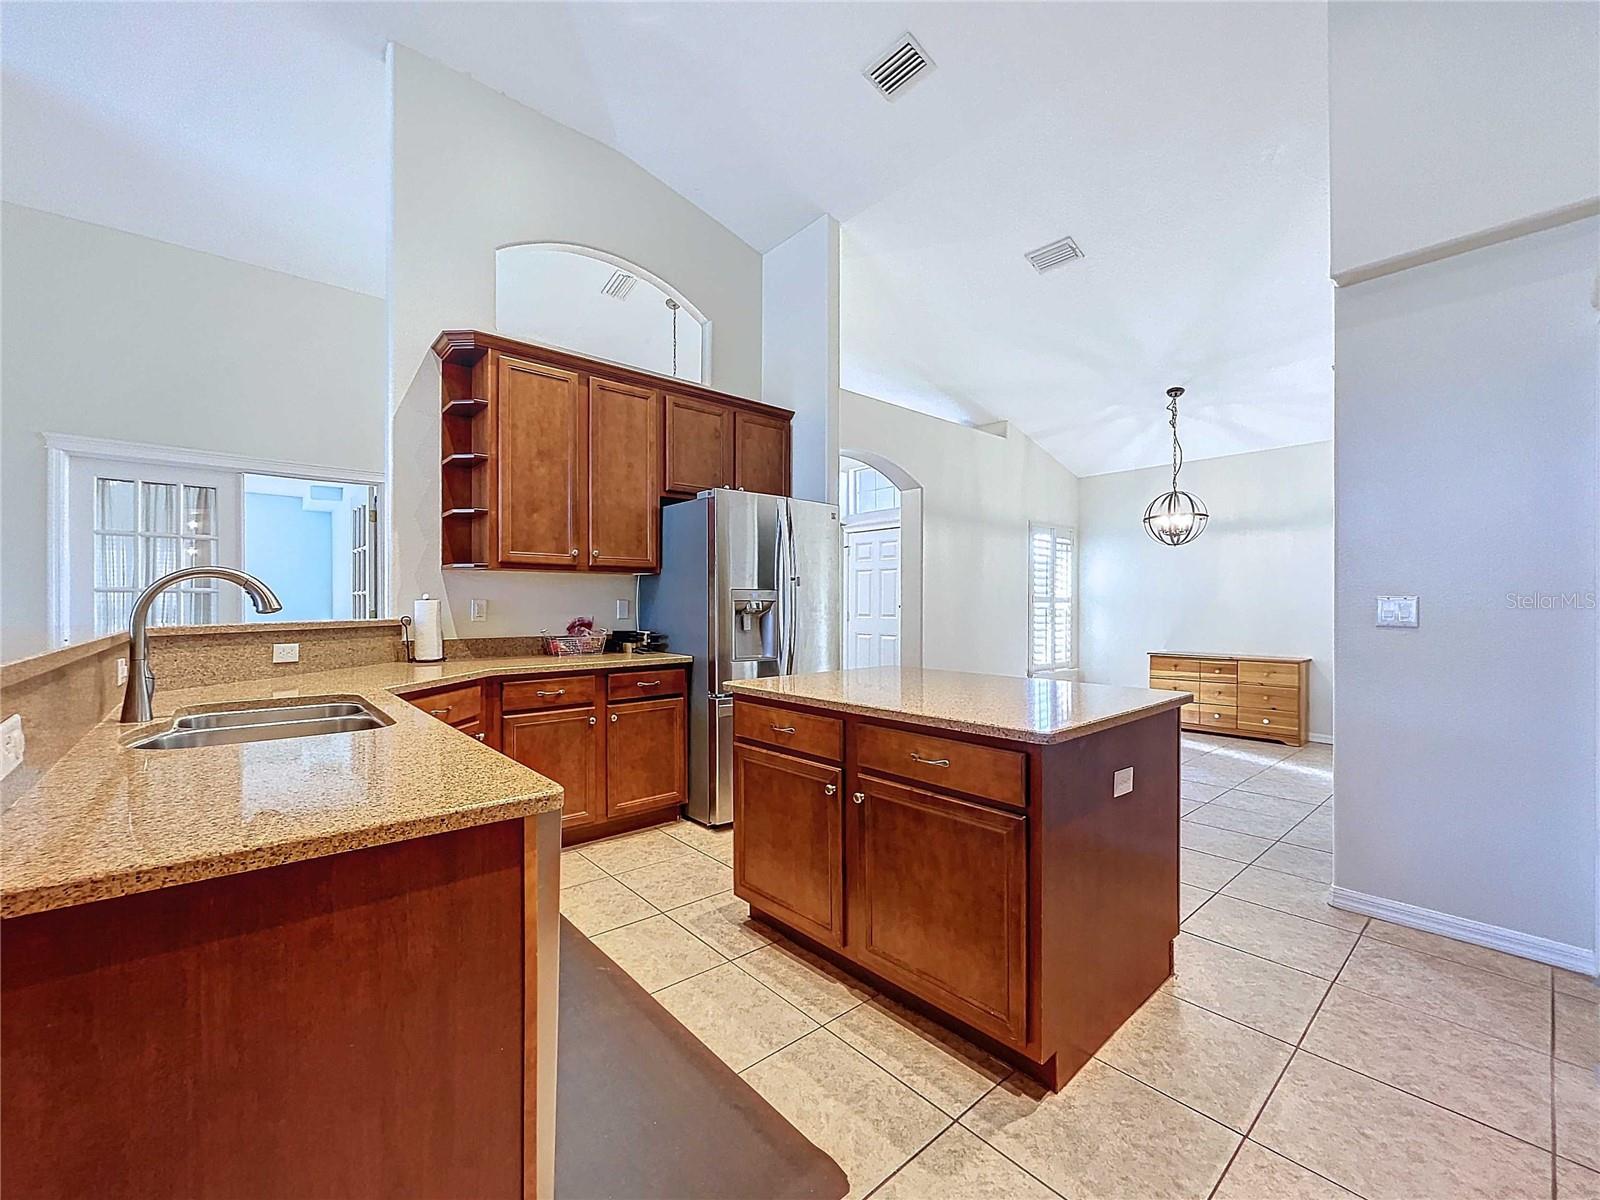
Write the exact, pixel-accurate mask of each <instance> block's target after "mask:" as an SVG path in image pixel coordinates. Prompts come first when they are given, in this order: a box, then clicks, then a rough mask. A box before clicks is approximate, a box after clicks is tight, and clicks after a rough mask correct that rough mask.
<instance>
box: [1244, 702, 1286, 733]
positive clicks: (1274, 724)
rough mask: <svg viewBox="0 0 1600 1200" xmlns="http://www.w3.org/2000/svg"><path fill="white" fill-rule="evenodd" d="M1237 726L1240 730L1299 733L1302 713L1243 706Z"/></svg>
mask: <svg viewBox="0 0 1600 1200" xmlns="http://www.w3.org/2000/svg"><path fill="white" fill-rule="evenodd" d="M1237 727H1238V728H1239V729H1240V730H1243V731H1246V732H1251V733H1255V732H1265V731H1269V730H1270V731H1271V732H1273V733H1285V734H1291V735H1297V734H1299V732H1300V714H1299V713H1298V712H1292V713H1281V712H1270V711H1268V710H1266V709H1260V708H1241V709H1240V710H1239V718H1238V726H1237Z"/></svg>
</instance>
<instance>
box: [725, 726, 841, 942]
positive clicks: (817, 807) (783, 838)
mask: <svg viewBox="0 0 1600 1200" xmlns="http://www.w3.org/2000/svg"><path fill="white" fill-rule="evenodd" d="M842 778H843V772H841V771H840V770H839V768H838V767H835V766H827V765H824V764H821V763H814V762H807V761H806V760H805V759H803V758H795V757H794V756H793V755H789V754H779V753H776V752H775V751H771V750H761V749H757V748H756V747H753V746H745V745H738V746H736V747H735V748H734V753H733V868H734V876H733V883H734V888H735V889H736V890H737V891H738V893H739V895H741V896H743V897H745V898H746V899H747V900H753V901H755V902H756V903H757V904H759V905H760V906H761V907H762V908H764V909H766V910H767V911H768V912H769V913H771V914H772V915H773V916H776V917H781V918H783V919H784V920H786V921H789V922H790V923H792V924H793V925H794V926H795V928H797V929H799V930H801V931H802V932H804V933H808V934H810V935H811V936H812V937H814V938H816V939H817V940H818V941H819V942H825V943H827V944H828V945H830V946H836V947H843V945H844V932H845V926H844V840H843V837H842V836H841V832H842V831H841V813H840V803H841V801H842V799H843V797H842V796H840V794H839V788H840V784H841V782H842Z"/></svg>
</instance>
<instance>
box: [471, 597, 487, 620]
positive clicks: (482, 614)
mask: <svg viewBox="0 0 1600 1200" xmlns="http://www.w3.org/2000/svg"><path fill="white" fill-rule="evenodd" d="M488 615H489V602H488V601H487V600H474V601H473V602H472V605H471V607H470V609H469V610H468V613H467V620H469V621H482V620H483V619H484V618H486V617H487V616H488Z"/></svg>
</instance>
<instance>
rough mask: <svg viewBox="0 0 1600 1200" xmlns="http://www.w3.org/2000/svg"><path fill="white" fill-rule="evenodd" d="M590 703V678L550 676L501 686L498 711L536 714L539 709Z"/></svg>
mask: <svg viewBox="0 0 1600 1200" xmlns="http://www.w3.org/2000/svg"><path fill="white" fill-rule="evenodd" d="M593 703H594V676H593V675H551V676H548V677H546V678H544V679H522V680H518V681H517V682H516V683H507V684H504V685H502V687H501V691H500V711H501V712H508V713H514V712H536V711H538V710H539V709H541V708H572V707H574V706H575V705H579V704H593Z"/></svg>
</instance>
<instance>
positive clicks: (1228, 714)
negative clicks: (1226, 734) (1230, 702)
mask: <svg viewBox="0 0 1600 1200" xmlns="http://www.w3.org/2000/svg"><path fill="white" fill-rule="evenodd" d="M1196 707H1198V709H1199V710H1200V715H1199V716H1198V717H1197V718H1196V719H1195V724H1196V725H1204V726H1205V727H1206V728H1207V729H1232V728H1233V727H1234V723H1235V720H1236V715H1237V714H1236V711H1235V710H1234V709H1231V708H1221V707H1219V706H1217V705H1215V704H1201V705H1197V706H1196Z"/></svg>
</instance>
